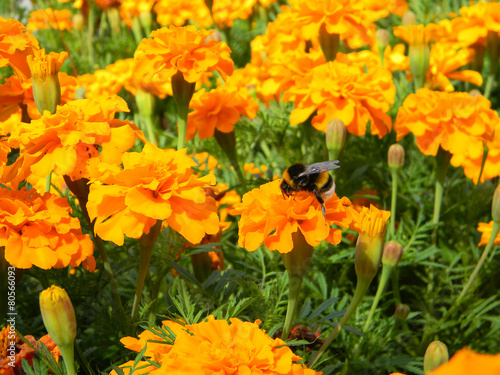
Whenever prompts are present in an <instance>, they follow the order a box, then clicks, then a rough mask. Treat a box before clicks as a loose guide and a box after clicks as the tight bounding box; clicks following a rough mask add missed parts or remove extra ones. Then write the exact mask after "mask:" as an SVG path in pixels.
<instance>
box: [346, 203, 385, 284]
mask: <svg viewBox="0 0 500 375" xmlns="http://www.w3.org/2000/svg"><path fill="white" fill-rule="evenodd" d="M390 215H391V213H390V212H389V211H383V210H379V209H377V208H376V207H375V206H373V205H370V209H369V210H368V208H367V207H363V211H361V213H360V223H358V225H359V226H360V229H361V230H360V233H359V237H358V241H357V243H356V250H355V253H354V268H355V270H356V275H357V277H358V280H360V281H364V282H371V281H372V280H373V278H374V277H375V275H376V274H377V271H378V268H379V267H380V260H381V258H382V247H383V245H384V238H385V232H386V229H387V220H388V219H389V217H390Z"/></svg>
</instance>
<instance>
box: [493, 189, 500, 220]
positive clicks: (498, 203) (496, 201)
mask: <svg viewBox="0 0 500 375" xmlns="http://www.w3.org/2000/svg"><path fill="white" fill-rule="evenodd" d="M491 217H492V218H493V221H496V222H500V184H498V185H497V188H496V189H495V192H494V193H493V203H492V205H491Z"/></svg>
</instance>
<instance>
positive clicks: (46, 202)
mask: <svg viewBox="0 0 500 375" xmlns="http://www.w3.org/2000/svg"><path fill="white" fill-rule="evenodd" d="M70 213H71V208H70V206H69V204H68V202H67V200H66V198H60V197H56V196H55V195H52V194H48V193H46V194H45V195H43V196H41V195H39V194H38V193H36V192H34V191H33V190H31V191H27V190H26V189H25V188H23V189H21V190H19V191H11V190H7V189H0V246H5V258H6V260H7V262H9V263H10V264H11V265H12V266H14V267H18V268H31V267H32V266H37V267H40V268H43V269H49V268H63V267H66V266H68V265H70V266H72V267H77V266H79V265H81V264H82V265H83V266H85V267H86V268H87V269H89V270H93V269H94V268H95V260H94V257H93V252H94V251H93V250H94V249H93V244H92V241H91V240H90V237H89V235H88V234H85V235H83V234H82V231H81V228H80V222H79V221H78V219H77V218H75V217H71V216H70Z"/></svg>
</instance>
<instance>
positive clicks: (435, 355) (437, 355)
mask: <svg viewBox="0 0 500 375" xmlns="http://www.w3.org/2000/svg"><path fill="white" fill-rule="evenodd" d="M448 358H449V356H448V348H447V347H446V345H445V344H443V343H442V342H441V341H433V342H431V343H430V344H429V346H428V347H427V350H426V351H425V355H424V373H425V374H428V373H429V372H431V371H433V370H435V369H437V368H438V367H439V366H441V365H442V364H444V363H446V362H448Z"/></svg>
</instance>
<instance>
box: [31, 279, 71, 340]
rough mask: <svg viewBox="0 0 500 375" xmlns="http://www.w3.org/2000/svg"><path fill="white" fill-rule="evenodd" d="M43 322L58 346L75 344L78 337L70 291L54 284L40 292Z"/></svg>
mask: <svg viewBox="0 0 500 375" xmlns="http://www.w3.org/2000/svg"><path fill="white" fill-rule="evenodd" d="M40 310H41V312H42V318H43V324H44V325H45V328H46V329H47V332H48V333H49V334H50V337H51V338H52V340H54V342H55V343H56V344H57V346H59V347H62V346H68V345H71V346H72V345H73V343H74V341H75V337H76V317H75V310H74V309H73V304H72V303H71V300H70V299H69V296H68V293H66V291H65V290H64V289H62V288H59V287H58V286H55V285H52V286H51V287H50V288H48V289H45V290H44V291H42V293H40Z"/></svg>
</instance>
